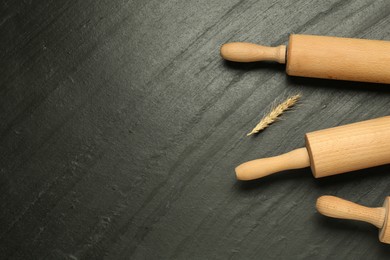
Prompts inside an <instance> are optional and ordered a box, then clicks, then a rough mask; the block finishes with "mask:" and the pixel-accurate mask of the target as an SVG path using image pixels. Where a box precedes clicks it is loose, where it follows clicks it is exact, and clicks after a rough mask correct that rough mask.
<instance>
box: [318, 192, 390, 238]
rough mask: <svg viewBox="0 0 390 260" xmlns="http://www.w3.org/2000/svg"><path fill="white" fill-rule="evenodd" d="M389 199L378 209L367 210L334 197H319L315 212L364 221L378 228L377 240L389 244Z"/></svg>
mask: <svg viewBox="0 0 390 260" xmlns="http://www.w3.org/2000/svg"><path fill="white" fill-rule="evenodd" d="M389 199H390V197H386V199H385V202H384V204H383V206H382V207H380V208H368V207H364V206H361V205H359V204H356V203H353V202H350V201H347V200H343V199H340V198H338V197H334V196H321V197H319V198H318V200H317V205H316V207H317V210H318V211H319V212H320V213H321V214H322V215H325V216H328V217H332V218H341V219H352V220H359V221H365V222H368V223H371V224H373V225H374V226H376V227H377V228H379V240H380V241H381V242H383V243H386V244H390V228H389V226H390V222H389Z"/></svg>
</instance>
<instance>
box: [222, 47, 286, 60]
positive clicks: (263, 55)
mask: <svg viewBox="0 0 390 260" xmlns="http://www.w3.org/2000/svg"><path fill="white" fill-rule="evenodd" d="M221 56H222V57H223V58H224V59H225V60H230V61H237V62H254V61H265V60H268V61H276V62H279V63H283V64H284V63H286V46H285V45H280V46H277V47H267V46H262V45H257V44H253V43H247V42H231V43H226V44H224V45H222V47H221Z"/></svg>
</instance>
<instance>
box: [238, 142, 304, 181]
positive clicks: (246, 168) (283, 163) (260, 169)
mask: <svg viewBox="0 0 390 260" xmlns="http://www.w3.org/2000/svg"><path fill="white" fill-rule="evenodd" d="M309 166H310V158H309V154H308V152H307V150H306V148H299V149H296V150H293V151H291V152H288V153H285V154H282V155H279V156H274V157H269V158H263V159H257V160H253V161H249V162H246V163H243V164H241V165H239V166H237V167H236V177H237V179H238V180H245V181H248V180H254V179H258V178H262V177H265V176H267V175H270V174H272V173H275V172H280V171H284V170H291V169H300V168H305V167H309Z"/></svg>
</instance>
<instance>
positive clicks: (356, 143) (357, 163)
mask: <svg viewBox="0 0 390 260" xmlns="http://www.w3.org/2000/svg"><path fill="white" fill-rule="evenodd" d="M305 140H306V147H305V148H299V149H296V150H293V151H291V152H288V153H286V154H282V155H279V156H275V157H270V158H263V159H257V160H253V161H249V162H246V163H243V164H241V165H239V166H238V167H237V168H236V176H237V179H239V180H253V179H257V178H261V177H264V176H267V175H270V174H272V173H275V172H280V171H283V170H289V169H298V168H304V167H309V166H310V167H311V170H312V172H313V175H314V177H315V178H320V177H325V176H330V175H335V174H339V173H344V172H349V171H355V170H359V169H364V168H369V167H374V166H378V165H383V164H388V163H390V116H386V117H381V118H377V119H372V120H367V121H362V122H358V123H353V124H348V125H344V126H338V127H334V128H328V129H324V130H319V131H315V132H311V133H307V134H306V136H305Z"/></svg>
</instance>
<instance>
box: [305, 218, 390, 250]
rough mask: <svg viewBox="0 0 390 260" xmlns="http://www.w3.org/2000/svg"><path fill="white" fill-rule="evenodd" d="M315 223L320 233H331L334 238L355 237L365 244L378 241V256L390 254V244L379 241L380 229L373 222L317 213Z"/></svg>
mask: <svg viewBox="0 0 390 260" xmlns="http://www.w3.org/2000/svg"><path fill="white" fill-rule="evenodd" d="M313 223H314V225H315V228H316V230H317V231H318V234H329V236H331V237H332V238H333V237H341V238H346V239H348V238H351V239H352V238H354V239H356V240H359V241H361V242H363V243H365V244H366V243H370V244H375V243H376V244H377V246H378V247H377V249H378V251H377V252H376V256H378V255H377V254H379V255H380V256H382V255H383V256H387V257H388V256H389V255H390V245H389V244H384V243H382V242H380V241H379V237H378V235H379V229H378V228H377V227H375V226H373V225H371V224H368V223H365V222H359V221H351V220H345V219H336V218H329V217H326V216H323V215H320V214H316V216H315V217H314V218H313ZM324 236H326V235H324ZM328 238H329V237H328ZM324 239H325V238H324Z"/></svg>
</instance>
